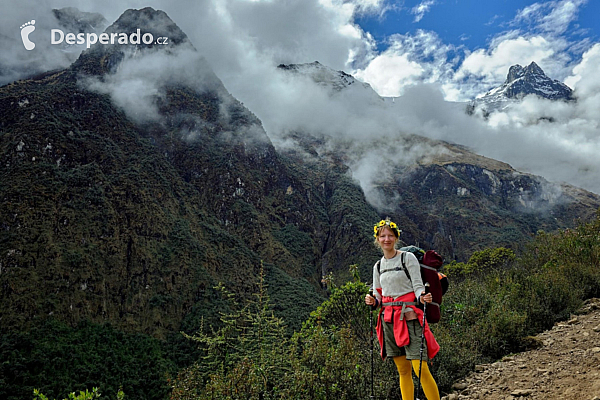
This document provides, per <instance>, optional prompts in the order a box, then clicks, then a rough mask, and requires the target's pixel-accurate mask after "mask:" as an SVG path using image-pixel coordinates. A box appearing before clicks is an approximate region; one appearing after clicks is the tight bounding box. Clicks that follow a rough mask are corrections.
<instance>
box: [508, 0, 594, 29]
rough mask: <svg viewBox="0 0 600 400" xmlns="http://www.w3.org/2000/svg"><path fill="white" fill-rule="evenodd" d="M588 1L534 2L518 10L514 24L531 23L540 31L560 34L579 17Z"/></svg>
mask: <svg viewBox="0 0 600 400" xmlns="http://www.w3.org/2000/svg"><path fill="white" fill-rule="evenodd" d="M587 2H588V0H562V1H547V2H544V3H533V4H531V5H529V6H527V7H525V8H523V9H521V10H519V11H518V12H517V15H516V16H515V18H514V20H513V21H512V24H513V25H516V24H519V23H523V22H525V23H530V24H532V25H533V27H534V29H536V30H538V31H542V32H548V33H551V34H555V35H560V34H563V33H565V31H566V30H567V29H568V27H569V25H570V24H571V23H572V22H573V21H575V20H576V19H577V15H578V13H579V8H580V7H581V6H583V5H585V4H586V3H587Z"/></svg>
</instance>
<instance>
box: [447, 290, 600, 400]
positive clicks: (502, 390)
mask: <svg viewBox="0 0 600 400" xmlns="http://www.w3.org/2000/svg"><path fill="white" fill-rule="evenodd" d="M532 342H537V343H538V344H539V345H540V346H541V347H539V348H537V349H535V350H530V351H526V352H524V353H519V354H515V355H511V356H509V357H504V358H503V359H502V360H501V361H498V362H495V363H493V364H485V365H478V366H476V369H475V372H473V373H472V374H471V375H470V376H468V377H467V378H466V379H464V380H462V381H461V382H458V383H456V384H455V385H454V392H453V393H451V394H450V395H448V396H445V397H443V398H442V399H443V400H444V399H445V400H458V399H486V400H517V399H518V400H524V399H527V400H541V399H543V400H554V399H561V400H571V399H572V400H600V299H591V300H588V301H586V303H585V305H584V307H583V308H582V309H581V310H580V311H579V312H578V313H577V315H574V316H572V318H571V319H570V320H569V321H564V322H559V323H557V324H555V325H554V327H553V328H552V329H550V330H548V331H546V332H543V333H541V334H539V335H537V336H536V337H535V338H534V339H533V340H532Z"/></svg>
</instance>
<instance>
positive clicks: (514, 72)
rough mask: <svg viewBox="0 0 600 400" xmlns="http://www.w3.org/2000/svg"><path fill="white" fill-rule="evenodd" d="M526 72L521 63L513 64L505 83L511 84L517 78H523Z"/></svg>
mask: <svg viewBox="0 0 600 400" xmlns="http://www.w3.org/2000/svg"><path fill="white" fill-rule="evenodd" d="M524 73H525V69H524V68H523V67H521V66H520V65H519V64H516V65H513V66H512V67H510V69H509V70H508V76H507V77H506V81H505V82H504V84H509V83H511V82H514V81H516V80H517V79H519V78H521V77H522V76H523V74H524Z"/></svg>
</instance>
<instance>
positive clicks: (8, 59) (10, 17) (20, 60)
mask: <svg viewBox="0 0 600 400" xmlns="http://www.w3.org/2000/svg"><path fill="white" fill-rule="evenodd" d="M62 7H63V6H59V8H62ZM52 8H53V7H52V6H51V5H50V4H49V3H48V2H38V1H35V0H23V1H22V2H20V3H19V5H18V6H8V5H6V6H5V7H3V10H2V13H0V86H1V85H5V84H7V83H9V82H12V81H14V80H17V79H23V78H26V77H30V76H32V75H35V74H38V73H41V72H46V71H49V70H53V69H60V68H65V67H68V66H69V65H70V64H71V63H72V62H73V61H75V60H76V59H77V57H78V56H79V54H80V52H81V51H82V49H84V48H85V47H82V46H69V47H65V46H60V45H54V46H51V45H49V42H50V41H49V38H50V31H51V29H57V28H62V25H61V24H60V23H59V21H58V20H57V19H56V18H55V16H54V14H53V13H52ZM32 20H33V21H35V23H34V24H33V25H32V26H35V30H33V31H32V32H31V33H30V34H29V39H30V40H31V41H32V42H34V43H36V47H35V48H34V49H33V50H31V51H27V50H26V49H25V47H24V45H23V42H22V39H21V30H20V27H21V26H22V25H23V24H25V23H26V22H29V21H32ZM97 28H99V29H103V28H104V26H99V27H97Z"/></svg>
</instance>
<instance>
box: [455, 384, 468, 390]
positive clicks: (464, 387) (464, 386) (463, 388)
mask: <svg viewBox="0 0 600 400" xmlns="http://www.w3.org/2000/svg"><path fill="white" fill-rule="evenodd" d="M466 388H467V384H466V383H455V384H454V385H452V389H454V390H465V389H466Z"/></svg>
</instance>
